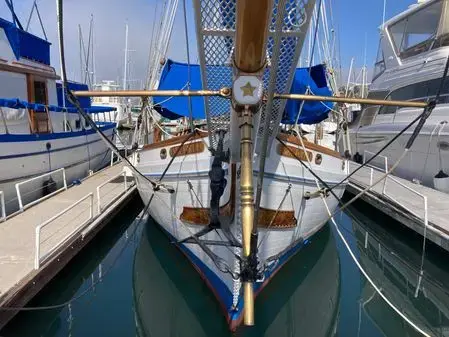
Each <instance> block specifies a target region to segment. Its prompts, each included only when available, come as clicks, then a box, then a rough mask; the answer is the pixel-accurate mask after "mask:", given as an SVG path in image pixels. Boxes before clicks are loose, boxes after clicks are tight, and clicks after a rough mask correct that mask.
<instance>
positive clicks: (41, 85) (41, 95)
mask: <svg viewBox="0 0 449 337" xmlns="http://www.w3.org/2000/svg"><path fill="white" fill-rule="evenodd" d="M33 86H34V102H35V103H39V104H45V105H46V104H47V84H46V83H45V82H43V81H34V83H33Z"/></svg>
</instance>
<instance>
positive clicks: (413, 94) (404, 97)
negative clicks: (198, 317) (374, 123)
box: [379, 78, 449, 114]
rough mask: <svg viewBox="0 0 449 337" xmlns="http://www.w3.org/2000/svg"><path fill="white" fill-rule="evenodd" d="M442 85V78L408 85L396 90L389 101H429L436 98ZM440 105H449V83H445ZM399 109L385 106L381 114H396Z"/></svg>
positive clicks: (389, 96) (389, 97)
mask: <svg viewBox="0 0 449 337" xmlns="http://www.w3.org/2000/svg"><path fill="white" fill-rule="evenodd" d="M440 85H441V78H436V79H433V80H429V81H423V82H418V83H414V84H410V85H407V86H405V87H402V88H399V89H396V90H394V91H393V92H392V93H391V94H390V95H388V97H387V100H394V101H396V100H399V101H427V100H429V99H430V100H431V99H432V98H435V96H436V95H437V92H438V90H439V88H440ZM437 103H439V104H442V103H449V81H445V84H444V87H443V89H442V90H441V93H440V98H439V99H438V102H437ZM396 110H397V107H394V106H383V107H382V108H381V109H380V111H379V114H390V113H395V112H396Z"/></svg>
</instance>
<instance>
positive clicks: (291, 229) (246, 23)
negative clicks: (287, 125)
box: [136, 0, 347, 330]
mask: <svg viewBox="0 0 449 337" xmlns="http://www.w3.org/2000/svg"><path fill="white" fill-rule="evenodd" d="M314 3H315V2H314V1H308V2H303V1H300V2H297V1H287V2H285V1H279V2H278V1H275V2H274V3H273V2H271V1H266V0H265V1H260V0H253V1H224V2H223V1H213V0H212V1H211V0H195V1H194V8H195V14H196V17H195V19H196V31H197V40H198V41H199V42H200V43H199V46H198V50H199V55H200V65H199V66H197V67H196V68H195V67H191V65H188V64H179V63H175V62H172V61H171V60H168V61H167V62H166V64H165V65H164V67H165V68H164V71H163V74H162V75H161V81H160V84H159V89H168V88H166V86H169V85H170V84H173V82H171V79H170V73H173V74H178V73H179V72H181V71H182V68H184V69H188V68H189V67H190V69H189V70H190V71H191V72H195V71H198V74H199V75H200V76H201V80H202V81H201V82H202V85H203V87H201V88H195V87H194V86H192V87H191V89H204V88H208V89H212V90H215V94H214V95H213V96H211V97H206V98H192V99H191V102H190V103H191V104H192V106H193V107H194V109H191V110H193V115H194V117H196V114H200V113H199V112H200V111H204V112H205V115H206V119H207V130H198V129H196V130H192V132H191V133H189V134H188V135H182V136H177V137H172V138H169V139H167V140H163V141H159V140H158V139H154V141H153V143H152V144H148V145H145V146H144V147H143V149H142V150H141V151H139V152H138V154H137V164H136V168H137V170H138V171H139V172H141V173H142V175H140V176H137V184H138V189H139V192H140V195H141V197H142V199H143V201H144V202H145V203H147V204H148V203H150V202H151V204H150V206H149V213H150V214H151V216H152V217H153V219H154V220H155V221H156V223H158V224H159V225H160V226H161V227H162V228H163V229H164V230H165V232H166V233H167V234H168V235H169V237H170V239H171V240H172V241H173V242H174V243H175V244H176V246H177V247H179V248H180V249H181V250H182V251H183V252H184V253H185V255H186V256H187V257H188V259H189V260H190V261H191V262H192V264H193V266H194V267H195V269H196V270H197V271H198V272H199V273H200V274H201V276H202V277H203V279H204V281H205V282H206V283H207V285H208V286H209V287H210V288H211V289H212V291H213V293H214V294H215V295H216V297H217V298H218V300H219V302H220V304H221V306H222V308H223V310H224V312H225V315H226V318H227V321H228V323H229V326H230V328H231V330H235V329H236V328H237V327H238V326H239V325H240V324H241V322H242V320H243V318H244V316H246V315H247V316H246V317H245V324H248V325H252V324H253V320H252V317H251V310H252V309H251V308H252V305H253V301H254V297H255V296H256V295H257V294H259V293H260V292H261V291H262V290H263V288H264V287H265V286H266V285H267V284H268V282H269V281H270V279H271V278H272V277H273V276H274V274H275V273H276V272H277V271H278V270H279V269H280V268H281V267H282V265H283V264H284V263H285V262H286V261H287V260H288V259H289V258H290V257H291V256H292V255H294V254H295V253H296V252H297V251H298V250H299V249H300V248H301V247H302V246H303V245H304V244H306V243H307V242H308V240H310V238H311V237H312V236H313V235H314V234H315V233H316V232H318V231H319V230H320V229H321V228H322V226H323V225H324V224H325V223H326V221H327V218H328V211H327V208H329V210H330V211H333V210H334V209H335V208H336V207H337V204H338V201H337V199H336V198H335V196H334V195H332V194H329V195H326V194H324V195H323V197H321V194H320V190H321V188H322V185H321V183H320V182H318V184H317V181H316V177H314V176H313V175H312V174H311V173H310V172H309V171H308V170H307V169H306V168H305V167H304V166H302V165H301V163H300V162H299V161H298V159H299V160H300V161H301V162H302V163H303V164H305V165H307V166H310V168H311V169H312V170H313V172H315V173H316V174H317V175H318V176H319V178H320V180H321V181H324V182H325V183H326V184H327V185H328V186H333V185H336V184H337V183H339V182H341V181H344V179H345V177H346V175H347V165H346V161H345V160H344V159H343V158H342V157H341V156H340V155H339V154H338V153H337V152H335V151H333V150H332V149H330V148H327V147H324V146H320V145H317V144H314V143H312V142H309V141H307V140H306V139H303V138H302V137H300V136H299V135H296V134H291V133H287V132H284V130H283V129H281V128H280V124H281V122H285V120H286V119H288V111H289V110H286V106H287V105H288V104H289V103H288V102H286V101H285V100H273V93H274V91H276V92H286V91H289V90H290V88H291V87H292V84H293V83H294V80H295V77H296V76H295V74H296V71H295V68H296V65H297V63H298V56H299V54H300V51H301V48H302V44H303V42H304V38H305V33H306V30H307V27H308V23H309V19H310V16H311V11H312V10H313V8H314ZM276 13H277V15H276ZM279 15H280V16H279ZM305 75H310V72H307V71H306V72H305ZM192 76H194V75H192ZM173 77H176V76H173ZM306 77H307V76H306ZM312 82H313V81H312V77H311V76H309V83H308V84H310V85H311V84H312ZM192 83H193V84H194V83H195V81H193V80H192ZM315 85H316V83H315ZM231 86H232V90H231V89H227V88H225V89H221V88H223V87H231ZM173 88H174V87H171V89H173ZM231 92H232V93H231ZM161 100H164V97H161ZM176 100H177V101H178V102H177V103H176V104H178V109H176V111H174V112H175V113H178V114H179V113H181V111H180V110H182V109H180V108H179V105H182V102H184V103H185V104H184V110H185V111H187V110H189V108H188V106H189V102H188V99H186V98H173V99H172V100H171V101H170V103H174V104H175V102H176ZM308 108H310V107H309V106H308ZM311 110H312V111H313V112H314V113H316V111H314V110H313V109H311ZM284 111H287V113H284ZM292 111H293V110H292ZM304 111H307V109H304ZM304 111H303V112H304ZM294 112H296V114H297V113H298V110H297V109H296V111H294ZM295 117H296V116H295ZM326 117H327V113H323V114H322V115H321V116H320V117H319V118H322V119H324V118H326ZM302 118H303V119H304V120H307V119H308V120H309V121H310V120H312V119H313V118H317V116H316V115H315V114H313V113H309V115H308V117H307V113H305V112H304V115H303V116H302ZM301 122H303V121H301ZM253 144H255V146H253ZM263 162H264V164H263ZM147 179H151V180H153V181H157V182H160V183H159V184H158V185H157V186H156V187H155V186H154V185H151V184H149V183H148V181H147ZM162 179H163V180H162ZM256 181H257V186H258V189H257V192H256V190H255V189H254V187H255V186H256ZM345 186H346V184H345V183H342V184H340V185H339V186H338V187H337V188H336V189H335V194H336V196H337V197H341V196H342V194H343V192H344V190H345Z"/></svg>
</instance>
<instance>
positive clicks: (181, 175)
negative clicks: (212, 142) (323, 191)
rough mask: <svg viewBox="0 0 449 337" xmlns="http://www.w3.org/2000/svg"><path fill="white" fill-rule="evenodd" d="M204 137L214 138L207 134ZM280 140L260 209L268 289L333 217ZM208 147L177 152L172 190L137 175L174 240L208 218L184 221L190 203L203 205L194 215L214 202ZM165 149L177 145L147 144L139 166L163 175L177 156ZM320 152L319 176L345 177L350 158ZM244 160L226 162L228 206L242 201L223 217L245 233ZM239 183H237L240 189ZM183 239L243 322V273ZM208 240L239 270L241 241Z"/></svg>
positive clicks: (218, 235)
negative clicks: (155, 186) (240, 170)
mask: <svg viewBox="0 0 449 337" xmlns="http://www.w3.org/2000/svg"><path fill="white" fill-rule="evenodd" d="M202 141H203V142H204V143H206V144H207V143H208V142H207V139H206V138H203V140H202ZM186 144H188V143H186ZM278 145H279V144H278V143H276V142H274V144H273V147H272V149H271V150H272V151H271V153H270V157H269V158H268V159H267V162H266V172H265V176H264V185H263V192H262V199H261V210H263V213H264V215H262V216H260V217H259V219H262V220H261V221H262V222H265V226H264V225H263V224H259V226H260V228H259V250H258V258H259V260H260V262H261V263H262V264H263V263H266V264H267V268H266V270H265V272H264V278H265V281H261V282H260V283H257V285H256V286H255V288H256V289H255V290H256V292H257V291H260V290H261V289H262V287H263V286H264V285H265V284H266V282H268V280H269V278H270V277H271V276H272V275H273V274H274V273H275V272H276V271H277V270H278V269H279V268H280V267H281V266H282V264H283V263H284V262H285V261H286V259H288V257H289V256H291V255H293V254H294V253H295V252H296V251H297V250H298V249H299V248H300V247H301V246H302V244H304V243H305V242H307V239H308V238H310V237H311V236H312V235H313V234H314V233H316V232H317V231H318V230H319V229H320V228H321V227H322V226H323V225H324V224H325V223H326V221H327V219H328V212H327V210H326V206H325V204H324V202H323V200H322V199H321V198H320V197H318V198H311V199H308V200H307V199H306V198H305V197H304V195H305V193H306V192H315V191H317V186H316V183H315V180H314V178H313V176H312V175H311V174H310V173H309V172H308V171H307V170H306V169H304V168H303V167H302V166H301V164H300V163H299V162H298V161H297V159H295V158H290V157H288V156H281V155H280V154H279V152H277V147H278ZM185 146H186V145H185ZM206 148H207V146H205V150H204V151H203V152H201V153H196V154H190V155H187V156H178V157H176V158H175V159H174V161H173V163H172V164H171V166H170V168H169V169H168V171H167V173H166V175H165V176H164V178H163V180H162V182H163V183H164V184H166V185H167V186H171V187H172V188H174V190H175V192H174V193H172V194H171V193H168V192H166V191H164V190H163V189H162V190H159V191H158V192H156V193H154V192H153V188H152V185H151V184H149V183H148V181H146V179H145V178H144V177H141V176H138V177H137V186H138V189H139V193H140V195H141V197H142V199H143V201H144V203H145V204H146V203H148V202H149V200H150V199H152V201H151V205H150V208H149V212H150V214H151V216H152V217H153V219H154V220H155V221H156V222H157V223H158V224H159V225H160V226H161V227H162V228H163V229H164V230H165V231H166V232H167V233H168V234H169V236H170V237H172V239H173V240H174V241H179V240H183V239H186V238H189V237H191V236H192V235H193V234H196V233H198V232H199V231H201V230H203V229H204V228H205V227H206V226H207V223H204V219H203V218H202V217H201V216H199V217H197V220H198V222H200V223H192V222H190V221H184V220H185V219H186V218H188V217H187V216H186V215H187V212H188V211H189V209H190V211H192V209H196V212H197V213H195V211H192V214H193V216H195V214H198V212H200V209H204V208H208V207H209V204H210V197H211V192H210V187H209V176H208V172H209V170H210V166H211V162H212V158H211V156H210V154H209V151H207V149H206ZM295 148H298V145H295ZM164 149H165V151H167V153H168V152H169V151H170V146H167V147H165V148H164V147H157V148H154V149H148V150H146V149H144V150H143V151H141V152H140V153H139V154H138V155H139V164H138V166H137V168H138V170H139V171H140V172H141V173H142V174H143V175H145V176H147V177H148V178H150V179H152V180H158V179H159V178H160V176H161V173H162V172H163V171H164V168H165V167H166V166H167V164H168V162H169V161H170V159H171V157H170V156H169V155H167V157H166V158H165V159H161V156H160V153H161V151H163V150H164ZM311 152H312V153H313V158H315V157H316V155H317V154H318V152H317V151H311ZM320 155H321V156H322V162H321V164H320V165H316V164H315V163H314V161H313V160H312V169H313V170H314V172H315V173H317V174H318V175H319V176H320V178H322V179H323V180H324V181H325V182H327V183H328V184H329V185H330V186H332V185H335V184H336V183H338V182H340V181H341V180H343V179H344V178H345V177H346V174H347V167H346V166H347V165H345V164H346V163H345V162H344V160H342V159H341V158H340V157H338V156H330V155H327V154H323V153H321V154H320ZM253 165H254V167H255V168H257V167H258V160H255V162H254V164H253ZM238 166H239V165H238V164H229V165H228V164H225V165H224V169H225V172H226V180H227V186H226V189H225V192H224V194H223V196H222V197H221V199H220V206H221V209H223V210H224V209H226V207H228V206H229V204H232V200H233V199H234V200H235V208H233V207H231V208H233V214H232V215H231V216H230V217H228V220H226V219H225V217H223V219H224V220H222V226H224V227H226V228H229V231H230V232H231V233H232V235H233V236H234V237H235V238H237V240H238V241H241V224H240V223H239V222H238V221H239V218H240V215H239V201H238V199H239V188H238V187H239V179H238V177H237V178H235V177H233V176H238V173H237V174H236V172H238ZM256 177H257V172H256V171H255V172H254V184H256ZM189 184H191V187H190V186H189ZM232 186H235V189H234V190H233V188H232ZM345 186H346V185H345V184H342V185H340V186H339V187H338V188H336V189H335V191H334V192H335V193H336V194H337V196H338V197H341V196H342V195H343V193H344V189H345ZM232 194H234V196H233V195H232ZM153 195H154V196H153ZM326 202H327V205H328V207H329V209H330V211H331V212H332V211H333V210H335V209H336V207H337V204H338V201H337V200H336V199H335V198H334V197H332V196H329V197H327V198H326ZM261 212H262V211H261ZM276 212H277V213H276ZM275 218H276V220H275ZM267 223H269V225H268V226H266V224H267ZM201 240H208V241H209V242H223V241H226V235H225V233H224V231H223V230H222V229H217V230H214V231H211V232H209V233H208V234H206V235H204V236H202V237H201ZM179 247H180V248H181V249H182V250H183V251H184V252H185V253H186V255H187V256H188V257H189V259H190V260H191V261H192V263H193V264H194V265H195V268H196V269H197V270H198V271H199V272H200V274H201V275H202V276H203V278H204V279H205V280H206V282H207V283H208V285H209V286H210V287H211V288H212V289H213V291H214V293H215V294H216V296H217V297H218V299H219V301H220V303H221V304H222V307H223V310H224V311H225V312H226V313H227V315H228V317H227V318H228V321H229V324H230V326H231V328H232V329H233V328H235V327H236V326H238V324H239V322H240V319H241V311H242V310H239V309H238V308H240V309H241V306H242V305H243V303H242V302H243V299H242V297H241V295H240V283H239V281H235V280H233V278H232V276H231V274H229V273H226V272H223V268H222V267H221V266H217V265H216V264H215V263H214V261H213V260H212V259H211V258H210V257H209V256H208V255H207V254H206V253H205V252H204V250H203V249H202V248H201V247H200V246H199V245H198V244H196V243H182V244H179ZM208 248H209V249H210V250H211V251H212V252H213V253H214V254H215V255H217V256H219V257H220V258H221V259H222V260H223V261H225V262H226V264H227V265H228V266H229V267H230V268H231V269H232V272H234V273H238V271H239V261H238V260H237V259H236V257H235V256H234V254H237V255H240V249H239V248H235V247H232V248H230V247H229V246H224V245H208ZM220 269H221V270H220Z"/></svg>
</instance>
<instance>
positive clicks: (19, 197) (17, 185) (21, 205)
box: [16, 183, 23, 212]
mask: <svg viewBox="0 0 449 337" xmlns="http://www.w3.org/2000/svg"><path fill="white" fill-rule="evenodd" d="M16 192H17V201H18V202H19V208H20V211H21V212H23V203H22V197H21V195H20V189H19V183H17V184H16Z"/></svg>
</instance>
